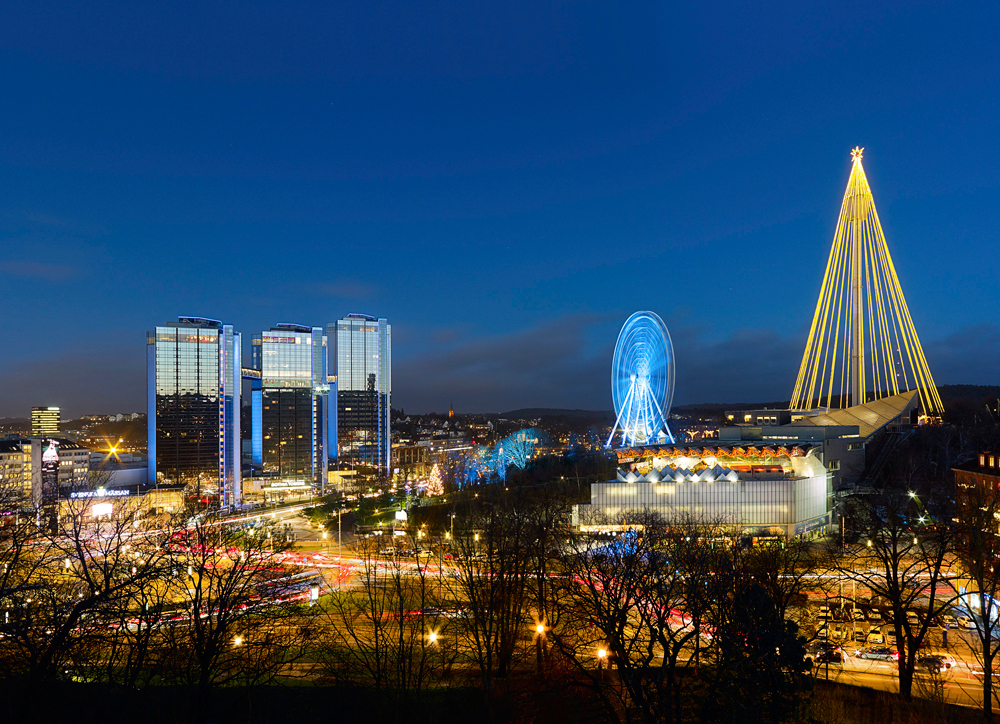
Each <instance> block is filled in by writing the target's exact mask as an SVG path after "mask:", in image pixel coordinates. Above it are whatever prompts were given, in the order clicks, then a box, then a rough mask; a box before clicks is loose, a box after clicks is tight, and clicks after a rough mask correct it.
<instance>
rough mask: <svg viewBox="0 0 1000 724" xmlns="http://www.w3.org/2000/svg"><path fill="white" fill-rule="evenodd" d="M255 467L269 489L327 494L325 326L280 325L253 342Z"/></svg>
mask: <svg viewBox="0 0 1000 724" xmlns="http://www.w3.org/2000/svg"><path fill="white" fill-rule="evenodd" d="M250 350H251V359H252V366H253V368H254V369H255V370H258V371H259V372H260V373H261V374H260V383H259V385H258V384H257V383H256V381H255V383H254V385H253V389H252V391H251V404H252V413H251V414H252V419H253V425H252V444H251V450H252V454H253V459H254V463H256V464H257V465H259V466H260V467H261V470H262V471H263V474H264V477H265V478H268V481H267V483H266V484H267V486H268V487H270V488H271V489H281V490H293V489H296V488H313V489H314V490H315V491H316V492H317V493H322V492H324V491H325V490H326V482H327V479H328V475H327V458H328V456H329V453H328V444H327V439H328V438H327V435H328V430H327V419H328V414H329V411H328V400H329V391H330V386H329V384H328V382H327V375H326V365H327V360H326V335H325V334H323V328H322V327H306V326H303V325H299V324H276V325H275V326H273V327H272V328H271V329H270V330H269V331H267V332H262V333H261V334H255V335H254V336H253V337H252V338H251V345H250Z"/></svg>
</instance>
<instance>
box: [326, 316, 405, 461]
mask: <svg viewBox="0 0 1000 724" xmlns="http://www.w3.org/2000/svg"><path fill="white" fill-rule="evenodd" d="M326 334H327V337H328V338H329V340H330V342H329V352H330V363H329V367H330V369H331V370H332V371H333V374H334V375H335V378H336V383H335V384H336V388H335V389H336V395H337V405H336V415H331V419H330V439H331V444H332V447H333V449H334V451H335V454H336V456H337V458H338V459H339V460H340V462H347V463H357V464H361V465H367V466H371V467H373V468H377V469H378V471H379V472H380V473H382V474H383V475H388V473H389V461H390V450H391V446H392V442H391V440H390V435H389V405H390V402H391V396H392V327H391V325H389V323H388V322H387V321H386V320H385V319H377V318H375V317H370V316H368V315H366V314H348V315H347V316H346V317H344V318H343V319H340V320H338V321H336V322H331V323H330V324H328V325H327V327H326Z"/></svg>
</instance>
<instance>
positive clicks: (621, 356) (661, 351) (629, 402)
mask: <svg viewBox="0 0 1000 724" xmlns="http://www.w3.org/2000/svg"><path fill="white" fill-rule="evenodd" d="M611 395H612V398H613V399H614V403H615V415H617V419H616V420H615V426H614V427H613V428H612V429H611V436H610V437H609V438H608V446H609V447H610V446H611V442H612V441H613V440H614V438H615V435H616V434H617V433H618V432H619V431H620V432H621V435H622V444H623V445H644V444H649V443H655V442H657V441H659V440H661V439H664V440H669V441H670V442H674V436H673V435H672V434H671V432H670V428H669V427H667V415H669V414H670V404H671V402H673V398H674V346H673V344H672V343H671V341H670V332H668V331H667V325H665V324H664V323H663V320H662V319H660V317H659V315H657V314H655V313H653V312H636V313H635V314H633V315H632V316H631V317H629V318H628V320H626V322H625V326H623V327H622V331H621V332H620V333H619V335H618V344H616V345H615V357H614V361H613V362H612V363H611Z"/></svg>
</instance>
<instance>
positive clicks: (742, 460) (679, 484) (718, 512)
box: [573, 443, 830, 538]
mask: <svg viewBox="0 0 1000 724" xmlns="http://www.w3.org/2000/svg"><path fill="white" fill-rule="evenodd" d="M818 451H819V447H818V446H816V445H811V444H797V445H773V444H772V445H744V444H740V443H736V444H712V445H702V444H701V443H693V444H676V445H665V446H641V447H632V448H623V449H620V450H617V451H616V454H617V456H618V461H619V468H618V476H617V478H618V479H617V480H615V481H609V482H606V483H592V484H591V486H590V496H591V500H590V504H589V505H579V506H576V507H575V509H574V521H573V522H574V524H575V525H577V526H580V527H581V528H584V529H587V528H592V529H594V530H600V529H602V528H607V527H615V526H619V527H620V526H622V525H627V522H628V515H629V514H630V513H640V512H645V511H650V512H654V513H659V514H660V515H661V516H663V518H664V519H665V520H667V521H670V520H677V521H704V522H713V523H716V524H722V525H725V526H731V527H732V528H733V529H734V531H735V530H738V531H740V532H742V533H744V534H746V535H752V536H772V537H782V538H792V537H796V536H804V535H811V534H819V533H822V532H824V531H825V529H826V527H827V526H828V525H829V523H830V514H829V499H828V489H829V482H828V474H827V470H826V468H825V467H824V465H823V464H822V462H821V461H820V459H819V457H817V455H816V453H817V452H818Z"/></svg>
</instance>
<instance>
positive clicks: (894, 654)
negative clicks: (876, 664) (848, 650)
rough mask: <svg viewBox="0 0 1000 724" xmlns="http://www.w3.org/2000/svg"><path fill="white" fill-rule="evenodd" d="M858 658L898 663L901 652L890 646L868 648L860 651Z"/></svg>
mask: <svg viewBox="0 0 1000 724" xmlns="http://www.w3.org/2000/svg"><path fill="white" fill-rule="evenodd" d="M857 657H858V658H859V659H874V660H876V661H896V660H898V659H899V652H898V651H896V649H894V648H891V647H889V646H868V647H867V648H863V649H861V650H860V651H858V652H857Z"/></svg>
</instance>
